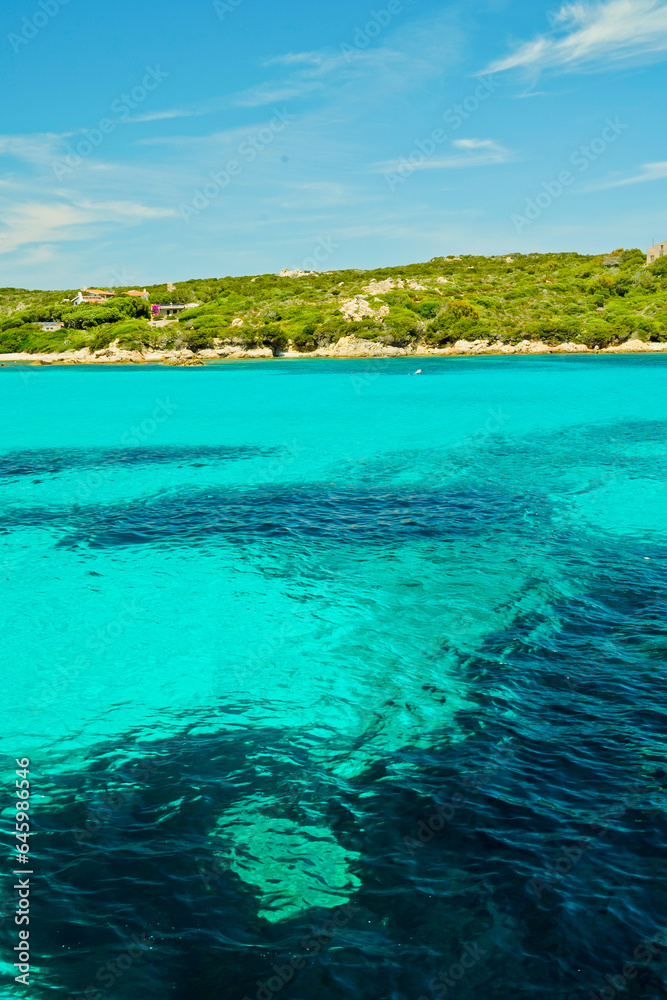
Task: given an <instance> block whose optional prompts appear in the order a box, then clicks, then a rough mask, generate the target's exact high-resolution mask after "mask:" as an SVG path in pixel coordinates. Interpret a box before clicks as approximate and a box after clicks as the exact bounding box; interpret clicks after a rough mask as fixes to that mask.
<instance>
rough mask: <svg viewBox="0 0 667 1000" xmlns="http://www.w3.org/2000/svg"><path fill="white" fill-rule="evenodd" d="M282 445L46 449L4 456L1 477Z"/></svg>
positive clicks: (240, 456) (257, 452) (212, 460)
mask: <svg viewBox="0 0 667 1000" xmlns="http://www.w3.org/2000/svg"><path fill="white" fill-rule="evenodd" d="M281 450H282V449H280V448H261V447H255V446H251V445H237V446H231V445H230V446H225V445H213V446H201V447H198V448H191V447H183V448H179V447H167V446H165V447H144V448H43V449H32V450H27V451H11V452H5V454H4V455H0V477H4V478H11V479H14V478H18V477H21V476H44V475H51V476H55V475H58V474H59V473H61V472H69V471H71V470H73V469H116V468H127V467H130V466H136V465H178V464H180V465H191V466H194V467H195V468H203V467H204V466H206V465H214V464H216V463H220V462H237V461H241V460H244V459H250V458H268V457H271V456H275V455H278V454H280V452H281Z"/></svg>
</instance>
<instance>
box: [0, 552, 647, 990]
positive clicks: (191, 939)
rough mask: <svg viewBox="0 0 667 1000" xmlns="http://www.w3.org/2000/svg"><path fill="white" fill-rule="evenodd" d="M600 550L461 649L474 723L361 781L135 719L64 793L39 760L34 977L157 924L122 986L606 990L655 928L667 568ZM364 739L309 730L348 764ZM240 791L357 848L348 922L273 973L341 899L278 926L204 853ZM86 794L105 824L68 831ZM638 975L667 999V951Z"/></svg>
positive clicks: (288, 745)
mask: <svg viewBox="0 0 667 1000" xmlns="http://www.w3.org/2000/svg"><path fill="white" fill-rule="evenodd" d="M592 554H593V556H594V557H595V558H596V561H597V565H598V566H599V567H601V572H600V581H602V582H600V583H599V585H598V586H597V587H595V588H594V589H592V590H591V591H590V592H589V593H588V594H587V595H586V596H585V597H583V598H580V599H578V600H576V601H575V600H572V601H563V600H560V601H559V602H558V603H554V604H550V605H548V606H545V607H544V608H542V609H541V610H539V611H532V612H530V613H528V614H526V615H525V616H524V617H523V618H521V619H518V620H516V621H515V622H514V623H513V625H512V626H511V628H508V629H507V630H506V631H503V632H499V633H497V634H496V635H494V636H491V637H490V638H489V640H488V641H487V642H486V643H485V645H484V647H483V648H482V649H480V650H479V651H478V653H477V655H476V656H474V657H471V658H470V659H469V660H468V661H467V663H466V664H465V665H464V666H462V670H463V671H464V673H465V676H466V678H467V683H468V685H469V697H470V698H471V700H472V701H473V702H475V703H476V704H474V705H473V706H472V707H471V708H469V709H466V710H465V711H463V712H461V713H459V720H458V721H459V723H460V725H461V726H462V727H463V730H464V733H465V739H463V740H458V741H457V742H452V740H451V733H450V732H449V731H443V732H441V733H438V732H433V733H432V734H431V745H430V746H429V747H427V748H419V749H415V748H410V747H406V748H404V749H402V750H401V751H399V752H397V753H393V754H386V755H384V756H383V757H382V759H377V760H375V761H374V762H373V763H372V764H371V765H370V766H369V768H368V770H367V771H366V772H365V773H364V774H362V775H361V776H359V777H358V778H355V779H354V780H352V781H349V780H348V781H346V780H343V779H340V778H336V777H335V776H334V775H332V774H330V773H327V772H326V771H324V770H322V769H321V768H320V767H318V765H317V764H316V763H314V761H313V760H312V758H311V757H310V754H309V750H308V748H309V747H310V746H312V745H313V737H312V736H309V735H308V734H299V733H290V734H283V733H280V732H277V731H273V730H267V729H259V728H258V729H255V730H253V731H252V732H249V733H244V734H239V733H238V732H235V731H229V732H224V731H223V732H219V733H217V734H211V735H199V736H193V735H187V734H184V735H182V736H180V737H174V738H172V739H170V740H168V741H163V742H162V743H160V744H158V745H155V746H152V747H151V745H150V744H148V745H147V744H143V745H141V746H139V745H137V744H136V743H135V742H133V740H132V738H130V737H128V738H127V739H126V740H123V741H121V746H122V750H119V749H117V748H116V747H114V746H102V747H100V748H99V749H98V751H97V752H96V753H95V754H94V755H93V756H92V759H91V760H90V762H89V763H88V764H87V765H86V766H85V767H84V768H83V770H77V772H76V773H72V774H71V775H67V774H66V775H64V776H62V777H59V778H58V784H57V786H56V787H53V788H52V787H51V786H50V782H51V780H52V779H49V778H48V776H45V775H42V774H38V773H36V775H35V777H36V780H37V781H38V784H39V788H40V791H41V792H43V793H45V794H47V795H49V794H51V793H52V799H51V801H52V803H53V804H49V805H48V806H40V807H39V808H38V809H37V810H36V813H35V821H36V824H37V828H38V832H37V835H36V841H35V842H36V844H37V845H38V847H37V850H38V852H39V863H40V878H39V880H38V883H37V886H38V887H37V888H36V893H35V903H36V907H35V908H36V912H38V914H39V920H36V921H35V928H34V936H31V943H32V942H33V941H34V946H35V953H36V954H39V956H40V959H39V961H40V967H41V968H40V982H39V983H38V984H36V987H35V993H34V995H35V996H36V997H37V998H38V1000H41V997H42V995H43V994H42V992H40V991H42V990H43V989H46V987H47V986H48V987H49V988H50V989H51V990H52V991H53V990H58V991H59V992H58V995H59V996H60V995H62V990H63V989H67V990H68V991H69V995H70V996H72V997H78V998H82V997H83V996H84V995H85V990H86V989H88V988H89V987H91V986H92V987H94V988H98V983H99V980H96V974H97V972H98V970H99V969H100V968H101V967H103V966H104V965H105V964H106V963H107V962H109V961H114V960H115V959H116V958H117V957H118V956H121V955H122V954H123V953H124V952H125V951H126V949H127V947H128V942H130V941H131V936H132V934H138V935H141V934H143V933H145V932H149V933H150V934H152V936H153V945H152V950H151V951H150V952H148V953H147V954H146V957H145V959H144V960H143V961H142V962H139V963H136V964H135V965H133V967H132V968H131V969H130V970H129V971H128V973H127V975H126V977H124V978H123V979H122V980H119V981H118V983H117V984H116V986H115V989H116V991H117V992H116V993H114V996H116V995H117V996H118V997H120V998H122V1000H134V998H136V1000H140V998H144V1000H158V998H159V1000H162V998H163V997H169V998H173V1000H191V998H192V1000H195V998H199V997H206V998H208V997H218V996H224V997H225V998H229V1000H242V998H244V997H248V998H250V1000H257V997H258V991H260V992H259V1000H269V998H268V993H267V992H266V990H268V991H269V992H270V993H271V994H272V996H271V998H270V1000H274V998H275V997H276V996H277V997H279V998H280V1000H310V998H314V997H316V998H317V1000H343V998H345V1000H347V998H351V1000H380V998H382V1000H419V998H420V997H426V998H428V1000H442V998H443V997H445V998H448V997H449V995H450V993H451V995H452V996H454V997H456V998H458V1000H480V998H481V997H483V998H484V1000H508V998H509V997H512V998H518V1000H535V998H537V997H549V998H553V1000H590V994H591V991H594V993H593V995H594V996H596V995H597V996H599V995H600V991H601V990H604V989H606V988H608V986H609V980H608V979H607V978H606V977H607V976H609V977H612V979H613V977H619V976H621V975H622V970H623V965H624V964H626V963H627V962H630V961H632V960H633V956H634V954H635V949H636V948H637V947H638V946H640V944H641V942H642V940H651V939H653V938H654V936H655V935H656V933H657V932H659V931H660V930H661V929H662V928H665V925H667V878H666V876H667V795H666V793H665V777H666V775H667V768H666V767H665V760H666V759H667V747H666V741H665V732H666V731H667V694H666V693H665V685H664V683H662V681H663V675H664V662H665V659H666V658H667V627H666V624H665V623H666V621H667V606H666V600H665V594H666V593H667V570H666V568H665V564H666V560H665V555H666V554H665V553H664V552H660V553H655V554H654V555H655V559H654V561H652V562H651V563H650V564H646V563H639V562H638V560H637V558H636V552H635V551H634V549H633V548H632V546H628V547H627V548H625V549H621V547H620V546H619V551H618V553H617V566H616V567H615V568H610V566H611V564H610V562H609V560H606V561H605V560H604V552H603V551H602V550H600V551H595V552H593V553H592ZM573 555H574V553H573ZM547 622H550V623H554V622H557V623H558V627H557V628H552V629H551V630H547V629H545V628H544V627H543V626H544V625H545V623H547ZM363 742H364V737H363V736H360V737H355V739H354V740H353V741H351V742H350V744H347V745H345V744H343V743H342V742H341V741H340V739H339V740H338V741H337V739H336V737H335V735H332V738H331V740H329V741H327V740H326V739H325V737H322V743H326V745H327V749H328V750H329V751H330V752H335V753H336V754H338V755H339V756H340V757H341V758H344V756H345V754H346V752H354V751H355V750H357V749H358V748H359V747H360V746H363ZM112 796H113V798H112ZM249 796H253V798H254V799H255V800H256V799H257V798H258V797H259V798H261V799H262V801H263V802H264V803H265V805H263V804H261V805H258V806H255V807H254V808H255V809H256V810H257V811H259V812H261V813H262V814H263V815H265V816H269V817H274V818H280V817H285V818H289V819H290V820H292V821H294V822H295V823H297V824H298V825H299V826H302V827H305V826H308V825H312V824H313V823H315V824H316V825H324V826H326V827H328V828H329V829H330V830H331V831H332V833H333V835H334V836H335V838H336V840H337V841H338V843H339V844H340V845H341V846H342V847H343V848H345V849H346V850H348V851H350V852H356V853H358V854H359V855H360V859H359V861H358V862H356V863H355V864H354V873H355V874H356V875H357V876H358V878H359V879H360V880H361V887H360V888H359V889H358V890H357V891H356V892H355V893H354V895H353V897H352V902H353V903H354V904H355V906H356V907H358V909H356V910H355V911H353V917H352V919H351V920H349V922H347V923H346V924H345V926H344V927H343V928H342V929H341V931H340V933H337V934H336V936H335V938H334V939H333V941H332V942H329V943H328V944H327V945H326V946H324V947H322V948H321V949H320V950H319V951H317V952H316V951H315V950H314V949H313V951H312V953H311V954H310V956H309V957H308V959H307V961H306V963H305V966H304V968H303V969H301V970H299V971H298V973H296V974H295V975H294V977H292V978H290V979H289V981H288V982H286V983H284V985H281V986H280V988H279V989H277V990H275V991H274V990H271V987H270V986H268V987H267V986H266V984H267V981H269V980H271V979H272V978H273V977H275V976H276V972H275V966H278V967H279V968H284V967H285V966H286V964H287V965H289V961H290V958H291V957H292V956H294V955H298V954H302V953H303V952H304V944H303V941H304V939H305V938H309V937H310V938H311V940H312V934H313V931H314V930H315V931H317V929H321V928H322V927H324V926H325V925H326V924H327V922H328V921H330V920H331V919H332V917H333V916H334V914H335V911H334V910H328V909H313V910H310V911H308V912H306V913H303V914H301V915H299V916H296V917H294V918H292V919H289V920H286V921H284V922H282V923H280V924H269V923H267V922H266V921H265V920H264V919H262V918H261V917H260V916H259V915H258V910H259V903H258V900H257V897H256V894H255V891H254V890H253V889H252V887H251V886H249V885H247V884H246V883H243V882H242V881H241V880H239V878H238V877H237V876H236V874H235V873H234V872H233V871H231V870H229V869H228V868H227V867H225V866H223V867H222V868H218V869H217V870H216V869H214V868H213V867H212V865H211V858H212V853H211V852H212V850H213V849H214V848H215V846H216V845H215V843H214V842H213V841H212V831H213V830H214V829H215V827H216V824H217V821H218V819H219V818H220V816H221V814H222V813H223V811H224V810H226V809H227V808H229V807H233V806H234V804H235V803H237V802H238V801H239V800H240V799H242V798H243V799H245V798H247V797H249ZM105 803H107V804H109V808H110V809H111V814H110V815H107V816H106V817H105V815H104V813H103V812H102V809H103V807H104V805H105ZM91 812H92V813H93V814H94V815H95V816H97V817H99V818H100V819H101V822H99V828H97V829H95V831H94V833H93V835H91V836H90V837H89V838H87V839H86V838H83V839H82V840H81V843H77V842H76V838H75V835H74V834H73V833H72V828H74V829H79V830H81V829H83V828H84V827H85V824H86V821H87V819H88V817H89V816H90V814H91ZM221 841H222V842H223V843H224V842H225V831H224V829H223V830H222V834H221ZM218 846H219V844H218ZM316 855H317V852H316V849H314V853H313V863H314V864H315V865H317V863H318V859H317V856H316ZM201 863H203V865H204V872H205V873H208V874H206V875H205V878H202V877H201V874H200V870H201ZM207 879H208V881H207ZM12 926H13V925H7V926H6V927H5V928H4V930H3V934H4V936H5V938H6V940H7V944H9V942H10V937H11V935H12V934H13V930H12ZM664 940H665V942H667V938H665V939H664ZM466 949H468V950H467V951H466ZM471 949H472V951H473V952H474V954H475V955H477V956H478V960H477V961H475V962H474V963H473V964H472V965H471V966H470V967H469V968H467V969H465V972H464V974H463V973H462V974H461V975H459V972H460V971H461V966H462V963H461V958H462V956H464V955H468V956H470V955H471ZM8 953H9V952H8ZM450 970H453V976H450ZM636 973H637V974H636V976H635V977H634V978H632V979H630V980H628V982H627V988H626V989H625V990H624V991H621V995H622V996H625V997H628V998H630V1000H664V998H665V996H667V949H666V948H664V947H660V946H659V945H658V946H656V947H655V949H654V953H653V955H652V957H650V959H646V960H645V961H640V962H638V963H637V966H636ZM439 976H440V978H438V977H439ZM446 977H449V978H450V981H451V982H456V987H447V990H448V992H447V993H445V992H444V986H446V983H447V979H446ZM274 982H275V980H274ZM262 987H264V989H265V992H261V988H262ZM44 995H46V994H44ZM49 995H50V994H49ZM103 996H104V992H102V997H103ZM95 1000H100V998H95Z"/></svg>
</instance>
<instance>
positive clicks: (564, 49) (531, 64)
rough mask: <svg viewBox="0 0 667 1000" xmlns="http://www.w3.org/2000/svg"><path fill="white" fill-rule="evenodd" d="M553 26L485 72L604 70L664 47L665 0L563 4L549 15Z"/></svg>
mask: <svg viewBox="0 0 667 1000" xmlns="http://www.w3.org/2000/svg"><path fill="white" fill-rule="evenodd" d="M552 25H553V27H554V30H553V31H552V32H551V33H550V34H548V35H540V36H538V37H537V38H535V39H533V40H532V41H530V42H526V43H525V44H523V45H521V46H519V48H517V49H516V51H515V52H513V53H512V54H511V55H509V56H506V57H505V58H504V59H498V60H497V61H496V62H493V63H491V65H490V66H487V67H486V69H485V70H483V72H484V73H502V72H504V71H505V70H510V69H519V68H521V69H527V70H533V71H535V72H538V71H539V70H541V69H547V68H559V69H564V70H568V69H587V68H594V67H597V68H600V67H602V68H604V67H606V66H608V65H614V64H618V63H619V62H621V61H623V60H632V59H638V58H642V57H643V58H650V57H655V56H656V55H658V54H659V53H662V52H665V51H667V3H666V2H665V0H602V2H598V3H583V2H581V3H567V4H565V5H564V6H563V7H561V9H560V10H559V11H558V13H557V14H556V15H555V16H554V17H553V18H552Z"/></svg>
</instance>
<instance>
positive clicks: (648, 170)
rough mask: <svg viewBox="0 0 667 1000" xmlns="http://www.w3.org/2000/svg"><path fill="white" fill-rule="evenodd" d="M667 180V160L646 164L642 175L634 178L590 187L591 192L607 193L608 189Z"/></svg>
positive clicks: (636, 175) (635, 175)
mask: <svg viewBox="0 0 667 1000" xmlns="http://www.w3.org/2000/svg"><path fill="white" fill-rule="evenodd" d="M665 179H667V160H662V161H661V162H659V163H644V164H643V166H642V170H641V173H639V174H634V176H632V177H625V178H624V179H622V180H616V181H605V182H603V183H602V184H596V185H595V186H594V187H590V188H588V189H587V190H589V191H605V190H606V189H607V188H615V187H626V185H628V184H645V183H647V181H662V180H665Z"/></svg>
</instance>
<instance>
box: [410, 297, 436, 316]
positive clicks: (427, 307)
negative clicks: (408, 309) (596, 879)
mask: <svg viewBox="0 0 667 1000" xmlns="http://www.w3.org/2000/svg"><path fill="white" fill-rule="evenodd" d="M439 308H440V303H439V302H435V301H433V300H426V301H424V302H419V303H418V304H417V305H416V306H415V312H416V313H419V315H420V316H423V317H424V319H433V317H434V316H435V315H436V313H437V312H438V309H439Z"/></svg>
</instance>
